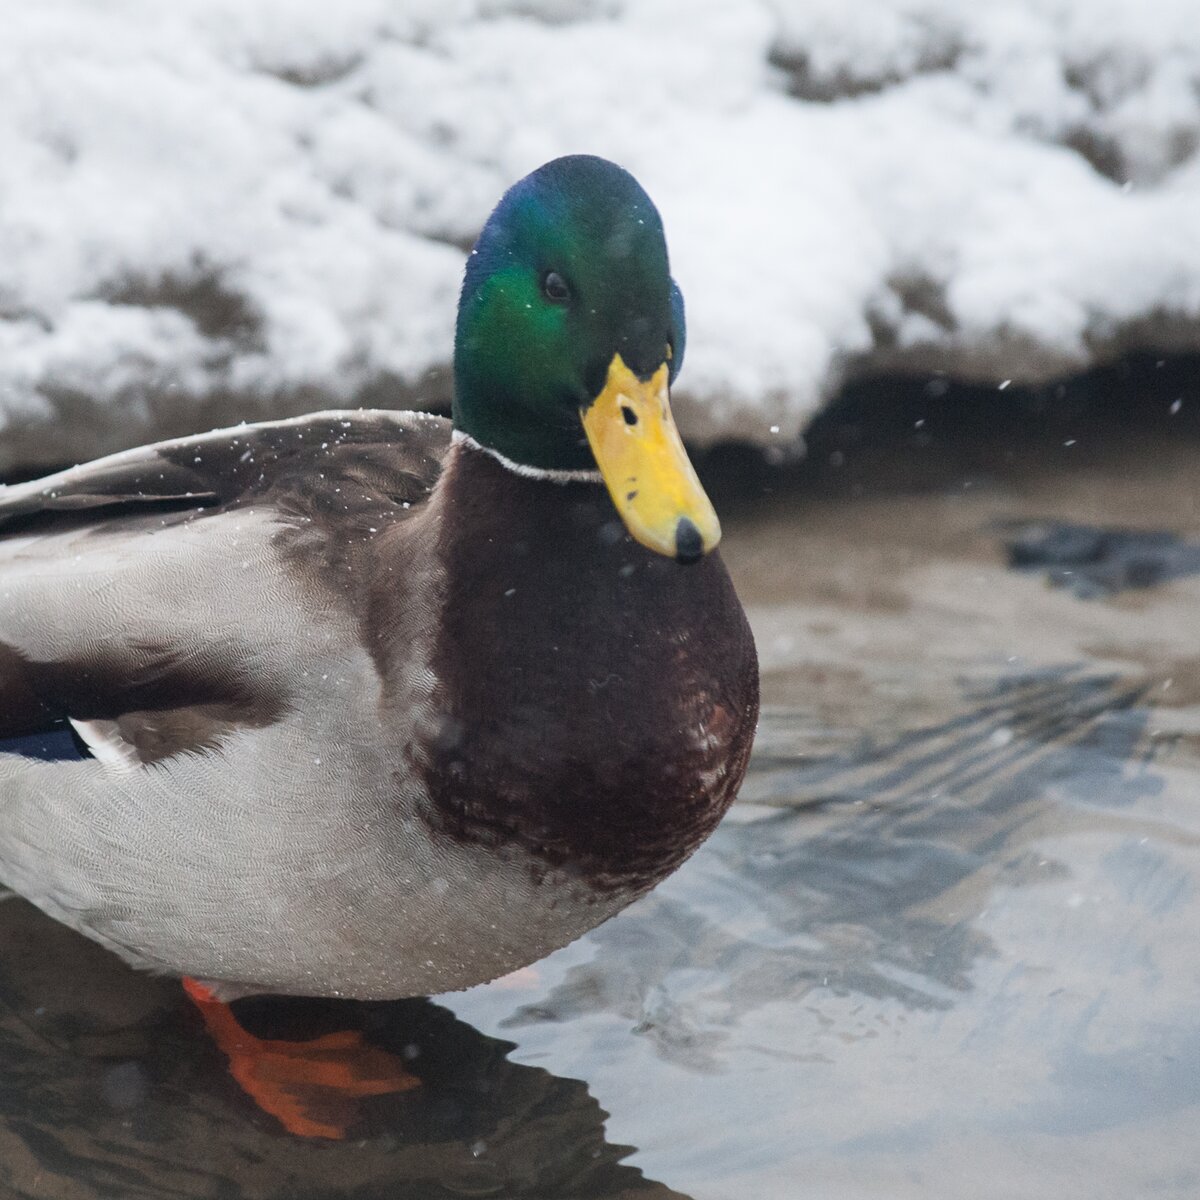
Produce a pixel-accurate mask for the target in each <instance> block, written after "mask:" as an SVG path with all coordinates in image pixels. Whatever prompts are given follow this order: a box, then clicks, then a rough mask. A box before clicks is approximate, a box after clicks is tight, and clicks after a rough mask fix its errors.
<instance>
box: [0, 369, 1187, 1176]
mask: <svg viewBox="0 0 1200 1200" xmlns="http://www.w3.org/2000/svg"><path fill="white" fill-rule="evenodd" d="M1177 401H1178V403H1177ZM809 449H810V453H809V457H808V458H807V459H806V460H805V461H804V462H803V463H801V464H799V465H791V466H786V465H785V466H779V465H775V466H766V465H763V464H761V463H760V462H758V461H757V460H756V459H755V458H754V457H753V456H751V455H749V454H747V453H745V452H726V453H724V454H718V455H716V456H714V458H713V459H712V460H710V462H709V463H708V464H707V474H708V476H709V479H710V480H711V482H712V487H713V491H714V493H715V495H716V497H717V499H718V506H719V507H720V509H721V511H722V513H723V517H724V523H725V528H726V543H725V545H726V558H727V561H728V562H729V565H730V567H731V570H732V571H733V573H734V575H735V577H736V579H737V582H738V584H739V587H740V589H741V592H742V595H743V597H744V599H745V601H746V604H747V608H748V610H749V612H750V615H751V620H752V623H753V625H754V629H755V633H756V636H757V639H758V644H759V650H760V655H761V659H762V665H763V684H764V704H765V707H764V714H763V722H762V728H761V731H760V737H759V741H758V745H757V751H756V756H755V759H754V763H753V766H752V772H751V775H750V777H749V779H748V782H747V784H746V787H745V789H744V793H743V797H742V802H741V803H740V804H739V806H738V807H737V808H735V810H734V812H733V814H732V815H731V817H730V818H729V819H728V820H727V821H726V823H725V824H724V825H723V826H722V828H721V829H720V830H719V831H718V833H717V835H716V836H715V837H714V838H713V839H712V841H711V842H710V843H709V844H708V845H707V846H706V847H705V848H704V849H703V850H702V851H701V852H700V853H699V854H697V856H696V857H695V858H694V859H693V860H692V861H691V862H690V863H689V864H688V865H687V866H686V867H685V868H684V869H683V870H682V871H680V872H679V874H678V875H676V876H675V877H674V878H673V879H671V880H670V881H668V883H667V884H665V885H664V886H662V887H661V888H659V889H658V890H657V892H655V893H654V894H653V895H652V896H650V897H649V898H647V899H646V900H645V901H643V902H641V903H639V904H638V905H636V906H634V907H633V908H632V909H630V910H629V911H628V912H627V913H626V914H624V915H623V916H621V917H619V918H618V919H616V920H614V921H612V922H610V923H609V924H608V925H606V926H604V927H602V928H601V929H599V930H597V931H596V932H595V933H593V934H592V935H590V936H589V937H587V938H584V939H583V940H582V941H580V942H578V943H576V944H575V945H573V946H571V947H568V948H567V949H565V950H563V951H561V952H559V953H558V954H556V955H554V956H552V957H551V958H550V959H548V960H546V961H544V962H542V963H540V964H538V965H537V966H536V967H534V968H531V969H529V970H527V971H524V972H521V973H519V974H518V975H517V976H515V977H511V978H509V979H507V980H503V981H500V982H499V983H497V984H493V985H491V986H488V987H484V988H477V989H475V990H473V991H471V992H467V993H463V994H460V995H456V996H452V997H443V998H440V999H438V1000H436V1001H433V1002H430V1001H407V1002H402V1003H398V1004H390V1005H382V1004H380V1005H349V1004H346V1005H334V1004H325V1005H319V1004H312V1003H302V1002H275V1001H256V1002H246V1003H245V1004H244V1005H243V1006H242V1016H243V1019H244V1020H245V1022H246V1024H247V1025H248V1026H249V1027H250V1028H251V1029H252V1030H254V1031H255V1032H257V1033H260V1034H261V1035H263V1036H268V1035H269V1036H274V1037H288V1036H292V1037H295V1036H307V1035H314V1036H315V1035H317V1034H319V1033H322V1032H325V1031H328V1030H331V1029H337V1028H344V1027H352V1028H355V1029H358V1030H360V1031H361V1032H362V1034H363V1037H364V1038H365V1039H366V1040H367V1041H369V1042H371V1043H372V1044H375V1045H378V1046H380V1047H383V1048H386V1049H389V1050H390V1051H392V1052H393V1053H394V1054H396V1055H397V1056H399V1057H401V1058H402V1059H403V1060H404V1061H405V1062H406V1063H408V1064H409V1065H410V1066H411V1070H412V1072H413V1074H414V1075H415V1076H417V1077H418V1078H419V1079H420V1081H421V1083H420V1086H418V1087H415V1088H413V1089H411V1090H409V1091H405V1092H403V1093H400V1094H394V1095H389V1096H379V1097H367V1098H364V1099H362V1100H361V1101H359V1102H358V1103H357V1105H356V1106H355V1107H354V1111H353V1112H350V1113H349V1114H342V1116H343V1117H345V1118H346V1120H347V1122H348V1125H347V1128H348V1134H349V1136H348V1137H347V1138H346V1139H345V1140H343V1141H340V1142H333V1141H327V1140H308V1141H306V1140H303V1139H299V1138H296V1137H293V1136H291V1135H288V1134H287V1133H285V1132H284V1131H283V1130H282V1129H281V1127H280V1126H279V1124H278V1123H277V1122H276V1121H275V1120H274V1119H273V1118H271V1117H270V1116H267V1115H266V1114H264V1113H262V1112H260V1111H259V1110H257V1109H256V1108H255V1107H254V1105H253V1104H252V1103H251V1101H250V1100H249V1099H248V1098H247V1097H246V1095H245V1094H244V1093H243V1092H242V1091H241V1089H240V1088H239V1087H238V1086H237V1084H236V1083H235V1082H234V1081H233V1080H232V1079H231V1078H230V1077H229V1075H228V1072H227V1070H226V1065H225V1060H224V1057H223V1056H222V1054H221V1053H220V1051H219V1050H218V1049H217V1048H216V1046H215V1045H214V1044H213V1043H212V1041H211V1040H210V1039H209V1038H208V1037H207V1036H206V1034H205V1032H204V1030H203V1026H202V1024H201V1021H200V1018H199V1016H198V1015H197V1013H196V1011H195V1009H194V1008H192V1007H191V1006H190V1005H189V1004H188V1003H187V1002H186V1001H185V1000H184V998H183V996H182V994H181V992H180V990H179V988H178V985H176V984H174V983H171V982H168V981H156V980H150V979H146V978H144V977H139V976H135V975H133V974H131V973H130V972H128V971H126V970H125V968H123V967H122V966H121V965H120V964H119V963H117V962H116V961H115V960H113V959H111V958H110V957H109V956H107V955H106V954H104V953H103V952H102V951H100V950H98V949H96V948H95V947H92V946H90V945H89V944H87V943H84V942H82V941H81V940H79V939H78V938H76V937H74V936H73V935H72V934H70V933H68V932H66V931H65V930H63V929H61V928H59V927H58V926H56V925H55V924H53V923H52V922H50V921H48V920H46V919H44V918H42V917H41V916H40V915H38V914H36V913H34V912H33V911H32V910H30V909H29V908H28V907H27V906H25V905H24V904H23V903H21V902H19V901H10V902H8V903H6V904H4V905H0V1062H2V1063H3V1070H2V1071H0V1195H2V1196H4V1197H9V1196H13V1197H17V1196H20V1197H26V1196H30V1197H33V1196H36V1197H63V1198H66V1197H70V1198H75V1197H79V1198H83V1197H151V1196H155V1197H157V1196H168V1195H169V1196H182V1197H193V1196H194V1197H231V1198H233V1197H263V1198H267V1197H285V1196H286V1197H321V1196H332V1195H338V1196H356V1197H381V1198H382V1197H388V1198H393V1197H398V1198H401V1200H404V1198H408V1197H413V1198H421V1200H424V1198H426V1197H459V1196H496V1197H541V1198H545V1200H573V1198H580V1200H582V1198H584V1197H592V1198H596V1200H600V1198H612V1200H615V1198H618V1197H621V1198H627V1197H672V1196H685V1197H686V1196H691V1197H694V1198H695V1200H735V1198H736V1200H741V1198H743V1197H756V1198H765V1200H809V1198H814V1200H815V1198H821V1200H824V1198H827V1197H828V1198H833V1197H836V1198H838V1200H858V1198H862V1200H868V1198H869V1200H897V1198H900V1200H907V1198H910V1197H911V1198H913V1200H916V1198H918V1197H919V1198H921V1200H958V1198H960V1197H968V1196H969V1197H972V1200H989V1198H993V1197H994V1198H995V1200H1009V1198H1011V1197H1015V1196H1020V1197H1022V1198H1025V1200H1030V1198H1033V1200H1040V1198H1043V1197H1045V1198H1050V1197H1053V1198H1055V1200H1061V1198H1064V1197H1080V1198H1083V1197H1087V1198H1088V1200H1104V1198H1107V1197H1112V1198H1114V1200H1115V1198H1117V1197H1120V1198H1122V1200H1125V1198H1128V1197H1134V1196H1136V1197H1139V1198H1140V1197H1178V1198H1180V1200H1182V1198H1185V1197H1186V1198H1188V1200H1193V1198H1194V1197H1195V1196H1197V1195H1200V1143H1198V1140H1197V1136H1196V1131H1197V1129H1198V1128H1200V1015H1198V1014H1200V1005H1198V1004H1197V994H1198V992H1200V944H1198V939H1197V935H1196V931H1197V929H1200V891H1198V886H1197V885H1198V883H1200V504H1198V498H1200V366H1197V365H1196V364H1194V363H1172V364H1168V365H1167V366H1165V367H1163V368H1156V367H1155V365H1154V364H1153V363H1142V364H1138V365H1136V366H1135V367H1133V368H1122V369H1121V370H1116V371H1110V372H1106V373H1103V374H1101V375H1098V376H1093V377H1091V378H1089V379H1086V380H1083V381H1079V382H1077V383H1076V384H1074V385H1072V386H1071V387H1069V388H1067V389H1063V390H1061V391H1059V392H1057V393H1056V392H1055V391H1054V390H1050V391H1047V392H1045V393H1039V394H1036V395H1032V394H1029V395H1017V394H1015V393H1009V394H1007V395H998V394H996V393H994V392H990V391H988V392H984V391H977V392H976V391H964V390H961V389H960V390H951V391H949V392H947V390H946V389H945V388H944V387H943V385H942V384H941V382H940V381H936V380H935V381H932V382H931V383H930V384H929V385H927V386H921V385H918V384H905V385H893V387H892V388H891V389H890V390H889V389H884V388H873V389H869V390H868V389H862V390H859V391H858V392H855V393H853V394H852V395H851V396H849V397H848V398H847V399H846V400H845V401H844V402H842V403H841V404H840V405H839V406H837V407H836V408H835V409H834V410H833V411H832V412H831V413H830V414H829V415H828V416H827V417H826V418H824V419H823V420H822V422H820V423H819V425H818V427H817V428H816V429H815V430H814V431H813V432H812V436H811V437H810V446H809ZM777 457H781V456H777Z"/></svg>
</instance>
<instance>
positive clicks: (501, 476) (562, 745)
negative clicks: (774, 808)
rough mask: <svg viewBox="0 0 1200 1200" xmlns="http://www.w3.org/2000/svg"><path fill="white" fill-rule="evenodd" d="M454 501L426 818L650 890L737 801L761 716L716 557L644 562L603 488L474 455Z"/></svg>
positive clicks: (611, 882)
mask: <svg viewBox="0 0 1200 1200" xmlns="http://www.w3.org/2000/svg"><path fill="white" fill-rule="evenodd" d="M441 487H442V489H443V494H442V495H441V496H440V497H439V501H440V502H441V503H444V504H445V505H446V512H445V517H446V519H445V520H444V522H443V532H442V535H441V542H440V545H439V548H438V553H439V556H440V558H441V560H442V566H443V568H444V571H445V576H444V578H445V581H446V585H445V586H446V591H445V607H444V611H443V616H442V621H441V632H440V636H439V641H438V644H437V647H436V652H435V658H434V663H433V666H434V670H435V673H436V674H437V676H438V679H439V691H438V695H437V702H438V711H439V716H440V729H439V730H438V732H437V734H436V735H435V736H434V737H433V738H432V739H431V742H430V744H429V745H427V746H426V747H424V750H423V753H421V752H418V757H419V759H420V760H421V761H420V762H419V763H417V764H415V765H417V766H418V767H419V769H422V770H423V771H424V772H425V774H426V777H427V781H428V784H429V789H430V795H431V797H432V799H431V803H430V808H429V811H428V812H427V813H426V814H425V816H426V819H427V821H428V822H429V824H430V825H431V826H432V828H433V829H434V830H435V832H437V833H438V834H441V835H442V836H446V837H449V838H453V839H455V840H458V841H460V842H470V843H479V844H484V845H488V846H492V847H495V848H497V849H501V848H508V849H510V850H511V851H512V852H514V853H522V854H524V855H527V856H528V857H529V859H530V862H531V864H532V869H533V870H534V871H535V872H536V873H539V874H541V873H544V872H545V871H547V870H550V869H561V870H566V871H569V872H572V873H578V874H579V875H580V876H582V878H583V880H584V881H586V883H587V884H588V885H590V886H591V887H592V888H594V889H596V890H598V891H603V892H609V891H613V890H618V889H619V890H628V891H630V892H632V893H634V894H636V893H639V892H642V891H645V890H647V889H648V888H650V887H651V886H653V885H654V884H655V883H656V882H658V880H660V879H661V878H663V877H664V876H665V875H667V874H668V873H670V872H671V871H673V870H674V869H675V868H676V867H677V866H679V864H680V863H681V862H682V861H683V860H684V859H685V858H686V857H687V856H688V855H689V854H690V853H691V852H692V851H693V850H695V849H696V847H697V846H698V845H699V844H700V843H701V842H702V841H703V840H704V838H706V837H707V836H708V835H709V834H710V833H711V832H712V830H713V829H714V827H715V826H716V824H717V822H718V821H719V820H720V818H721V816H722V814H723V813H724V812H725V810H726V808H727V807H728V806H729V804H730V803H731V802H732V800H733V797H734V794H735V793H736V790H737V787H738V785H739V783H740V782H741V779H742V775H743V773H744V771H745V765H746V760H747V757H748V755H749V750H750V743H751V739H752V737H753V732H754V726H755V721H756V719H757V714H758V667H757V661H756V658H755V653H754V644H753V641H752V638H751V634H750V629H749V626H748V625H747V622H746V618H745V614H744V613H743V611H742V607H741V604H740V603H739V602H738V599H737V596H736V594H735V593H734V590H733V586H732V584H731V583H730V580H729V576H728V574H727V573H726V571H725V567H724V565H723V564H722V563H721V561H720V559H719V557H718V556H717V555H715V554H713V555H710V556H709V557H707V558H706V559H704V560H703V561H701V562H699V563H697V564H694V565H689V566H681V565H679V564H677V563H675V562H672V561H670V560H668V559H665V558H663V557H661V556H659V555H656V554H653V553H651V552H650V551H648V550H645V549H643V548H642V547H641V546H639V545H638V544H637V543H635V542H633V541H632V540H631V539H630V538H629V537H628V535H627V534H626V533H625V530H624V528H623V527H622V525H621V524H620V521H619V518H618V516H617V514H616V511H615V509H614V508H613V506H612V503H611V501H610V500H609V498H608V496H607V494H606V492H605V491H604V489H603V487H601V486H599V485H596V484H586V483H572V484H559V483H554V482H550V481H546V480H532V479H526V478H523V477H520V476H518V475H516V474H514V473H513V472H511V471H508V470H506V469H505V468H504V467H503V466H501V465H500V464H499V463H497V462H495V461H494V460H493V459H492V458H490V457H489V456H487V455H485V454H484V453H482V452H480V451H478V450H474V449H470V448H466V447H456V448H455V451H454V452H453V453H452V454H451V457H450V461H449V464H448V466H447V470H446V474H445V477H444V479H443V481H442V484H441Z"/></svg>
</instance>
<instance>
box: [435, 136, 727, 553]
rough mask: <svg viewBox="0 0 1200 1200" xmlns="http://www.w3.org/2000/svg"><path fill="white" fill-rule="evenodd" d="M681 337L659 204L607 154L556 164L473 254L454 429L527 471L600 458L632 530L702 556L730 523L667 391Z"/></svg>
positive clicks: (458, 347) (516, 197)
mask: <svg viewBox="0 0 1200 1200" xmlns="http://www.w3.org/2000/svg"><path fill="white" fill-rule="evenodd" d="M683 347H684V320H683V298H682V296H681V295H680V292H679V289H678V287H677V286H676V285H675V283H674V281H673V280H672V279H671V272H670V267H669V264H668V261H667V245H666V240H665V239H664V237H663V229H662V221H661V220H660V218H659V215H658V211H657V210H656V209H655V207H654V205H653V203H652V202H651V201H650V198H649V197H648V196H647V195H646V193H645V192H644V191H643V190H642V188H641V186H640V185H639V184H638V182H637V180H635V179H634V178H633V176H632V175H630V174H629V172H628V171H624V170H622V169H621V168H620V167H618V166H616V165H615V164H613V163H610V162H607V161H606V160H604V159H602V158H594V157H592V156H590V155H571V156H569V157H567V158H558V159H555V160H554V161H553V162H549V163H547V164H546V165H545V166H543V167H539V168H538V170H536V171H534V172H533V173H532V174H531V175H527V176H526V177H525V178H524V179H522V180H521V181H520V182H519V183H517V184H516V185H515V186H514V187H512V188H511V189H510V190H509V191H508V192H507V193H506V194H505V195H504V198H503V199H502V200H501V201H500V203H499V204H498V205H497V207H496V209H495V211H494V212H493V213H492V215H491V217H489V219H488V222H487V224H486V225H485V226H484V229H483V232H482V233H481V234H480V235H479V241H478V242H477V243H476V245H475V249H474V250H473V251H472V253H471V257H470V259H469V260H468V262H467V270H466V277H465V279H464V281H463V290H462V297H461V300H460V302H459V309H458V326H457V331H456V338H455V347H454V376H455V397H454V423H455V425H456V427H457V428H459V429H461V430H462V431H463V432H464V433H466V434H469V435H470V436H471V437H472V438H474V439H475V440H476V441H477V442H479V443H480V444H481V445H482V446H484V447H486V448H488V449H490V450H493V451H495V452H496V453H498V454H500V455H502V456H503V457H504V458H506V459H508V460H510V461H511V462H513V463H516V464H518V465H519V466H522V467H532V468H538V469H542V470H558V471H563V470H567V471H572V470H581V469H595V468H596V467H599V469H600V471H601V474H602V475H603V476H604V480H605V482H606V484H607V485H608V489H609V492H610V494H611V495H612V497H613V500H614V502H615V503H616V505H617V509H618V511H619V512H620V514H621V517H622V519H623V520H624V521H625V524H626V525H627V527H628V528H629V531H630V532H631V533H632V534H633V536H634V537H636V538H637V539H638V540H639V541H641V542H643V544H645V545H647V546H650V548H651V549H655V550H658V551H660V552H661V553H665V554H669V555H672V556H676V557H680V558H683V559H691V558H695V557H698V556H699V554H700V553H702V552H707V551H708V550H711V549H712V548H713V546H715V545H716V543H717V541H718V540H719V538H720V526H719V525H718V523H717V519H716V514H715V513H714V512H713V511H712V506H711V504H710V503H709V501H708V498H707V497H706V496H705V495H704V492H703V490H702V489H701V487H700V485H699V483H698V482H697V480H696V476H695V472H694V471H693V470H692V467H691V464H690V463H689V462H688V459H687V456H686V454H685V453H684V450H683V446H682V443H681V442H680V441H679V435H678V433H677V432H676V431H675V425H674V422H673V420H672V418H671V412H670V406H669V403H668V399H667V389H668V383H669V382H670V381H671V380H673V379H674V378H675V375H676V373H677V372H678V370H679V366H680V364H681V362H682V360H683Z"/></svg>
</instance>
